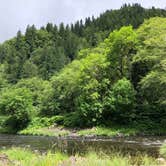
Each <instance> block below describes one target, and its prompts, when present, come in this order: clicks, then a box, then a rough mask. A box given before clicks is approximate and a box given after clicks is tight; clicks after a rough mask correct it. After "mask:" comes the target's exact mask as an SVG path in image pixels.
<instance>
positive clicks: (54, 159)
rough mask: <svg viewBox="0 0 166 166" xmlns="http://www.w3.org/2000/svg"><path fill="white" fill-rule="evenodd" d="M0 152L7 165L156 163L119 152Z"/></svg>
mask: <svg viewBox="0 0 166 166" xmlns="http://www.w3.org/2000/svg"><path fill="white" fill-rule="evenodd" d="M0 153H1V154H5V155H7V156H8V158H9V159H10V160H11V161H12V164H9V165H7V166H11V165H12V166H17V165H22V166H29V165H33V166H73V165H76V166H119V165H120V166H129V165H144V166H149V165H157V164H158V163H157V161H156V159H154V158H151V157H148V156H146V155H145V156H144V155H139V156H137V157H135V158H132V157H131V156H122V155H120V154H112V155H111V156H107V155H106V154H103V153H100V154H96V153H94V152H90V153H88V154H86V155H85V156H79V155H76V156H70V157H69V156H67V155H66V154H62V153H51V152H48V153H46V154H39V153H35V152H32V151H30V150H28V149H21V148H11V149H6V150H1V151H0Z"/></svg>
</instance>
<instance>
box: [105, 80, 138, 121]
mask: <svg viewBox="0 0 166 166" xmlns="http://www.w3.org/2000/svg"><path fill="white" fill-rule="evenodd" d="M135 95H136V91H135V90H134V88H133V85H132V84H131V82H130V81H129V80H127V79H126V78H124V79H122V80H119V81H118V82H117V83H115V84H114V85H113V87H112V88H111V90H110V91H109V92H108V95H107V96H106V98H105V100H104V106H105V117H106V118H108V117H109V116H110V115H111V116H112V117H110V118H112V119H113V120H115V121H116V122H118V123H124V124H128V123H129V122H131V121H132V119H133V118H135V113H134V108H135V104H136V99H135Z"/></svg>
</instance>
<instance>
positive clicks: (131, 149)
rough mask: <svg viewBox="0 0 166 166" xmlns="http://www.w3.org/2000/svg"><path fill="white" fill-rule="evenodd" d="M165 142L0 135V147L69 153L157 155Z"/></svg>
mask: <svg viewBox="0 0 166 166" xmlns="http://www.w3.org/2000/svg"><path fill="white" fill-rule="evenodd" d="M164 142H166V137H125V138H108V137H97V138H83V137H79V138H74V137H66V138H63V137H60V138H55V137H46V136H22V135H0V148H1V149H2V148H8V147H13V146H15V147H29V148H31V149H32V150H38V151H48V150H50V149H51V150H58V151H63V152H67V153H69V154H75V153H85V152H87V151H89V150H93V151H96V152H99V151H102V152H104V153H107V154H109V153H111V152H113V151H121V152H122V153H125V154H126V153H131V154H136V153H137V152H140V153H143V152H144V153H147V154H149V155H153V156H157V155H158V150H159V148H160V146H161V145H162V144H163V143H164Z"/></svg>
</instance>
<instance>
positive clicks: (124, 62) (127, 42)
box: [105, 26, 137, 80]
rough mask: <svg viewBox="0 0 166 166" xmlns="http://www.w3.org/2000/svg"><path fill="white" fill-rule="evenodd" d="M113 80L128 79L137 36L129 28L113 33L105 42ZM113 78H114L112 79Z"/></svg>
mask: <svg viewBox="0 0 166 166" xmlns="http://www.w3.org/2000/svg"><path fill="white" fill-rule="evenodd" d="M105 43H106V45H107V54H108V59H109V61H110V72H111V77H112V79H113V80H117V79H119V78H123V77H127V78H130V70H131V59H132V56H133V55H134V54H135V51H136V44H137V34H136V32H135V31H134V30H133V29H132V27H131V26H129V27H123V28H121V29H120V30H119V31H117V30H115V31H113V32H112V33H111V34H110V35H109V37H108V38H107V39H106V40H105ZM114 77H115V78H114Z"/></svg>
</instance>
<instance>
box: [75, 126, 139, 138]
mask: <svg viewBox="0 0 166 166" xmlns="http://www.w3.org/2000/svg"><path fill="white" fill-rule="evenodd" d="M136 133H137V130H136V129H133V128H124V127H113V128H107V127H93V128H91V129H85V130H80V131H78V134H79V135H81V136H86V135H94V136H131V135H135V134H136Z"/></svg>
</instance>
